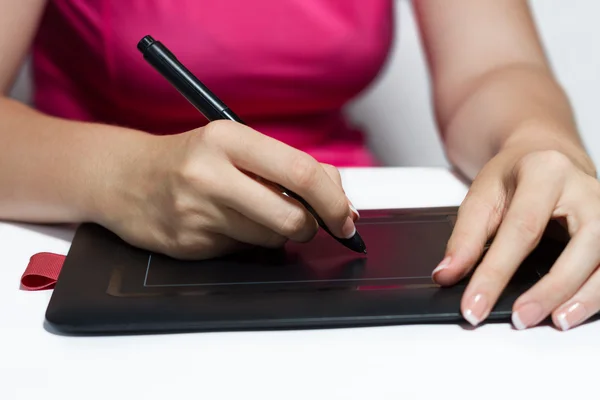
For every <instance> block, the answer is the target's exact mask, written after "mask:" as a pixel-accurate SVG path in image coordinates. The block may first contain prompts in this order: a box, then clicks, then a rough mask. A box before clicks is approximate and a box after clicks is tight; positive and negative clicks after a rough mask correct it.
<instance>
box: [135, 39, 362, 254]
mask: <svg viewBox="0 0 600 400" xmlns="http://www.w3.org/2000/svg"><path fill="white" fill-rule="evenodd" d="M137 47H138V49H139V50H140V51H141V52H142V54H143V55H144V59H145V60H146V61H147V62H148V63H149V64H150V65H152V66H153V67H154V68H155V69H156V70H157V71H158V72H159V73H160V74H161V75H162V76H163V77H165V78H166V79H167V80H168V81H169V82H170V83H171V84H172V85H173V86H174V87H175V88H176V89H177V90H178V91H179V93H181V94H182V95H183V96H184V97H185V98H186V99H187V100H188V101H189V102H190V103H192V104H193V105H194V107H196V108H197V109H198V111H200V112H201V113H202V114H203V115H204V116H205V117H206V119H208V120H209V121H215V120H219V119H228V120H232V121H236V122H239V123H241V124H244V122H243V121H242V120H241V119H240V118H239V117H238V116H237V115H236V114H235V113H234V112H233V111H231V110H230V109H229V107H227V106H226V105H225V104H224V103H223V102H222V101H221V100H219V98H218V97H217V96H215V95H214V94H213V93H212V92H211V91H210V90H208V88H207V87H206V86H205V85H204V84H203V83H202V82H200V81H199V80H198V78H196V77H195V76H194V75H193V74H192V73H191V72H190V71H189V70H188V69H187V68H186V67H184V66H183V65H182V64H181V63H180V62H179V60H177V57H175V56H174V55H173V53H171V51H169V49H167V48H166V47H165V45H163V44H162V43H161V42H159V41H156V40H154V39H153V38H152V37H151V36H149V35H147V36H144V37H143V38H142V39H141V40H140V41H139V43H138V45H137ZM275 185H276V186H277V187H278V189H279V190H280V191H281V192H282V194H285V195H287V196H289V197H291V198H293V199H296V200H297V201H299V202H300V203H301V204H302V205H303V206H304V207H305V208H306V209H307V210H308V211H309V212H310V213H311V214H312V216H313V217H314V218H315V219H316V220H317V223H318V224H319V226H320V227H321V228H322V229H323V230H325V231H326V232H327V233H328V234H329V235H331V236H332V237H333V238H334V239H335V240H337V241H338V242H340V243H341V244H343V245H344V246H346V247H347V248H349V249H350V250H353V251H356V252H358V253H365V254H366V253H367V248H366V246H365V243H364V242H363V240H362V238H361V237H360V235H359V233H358V231H356V232H355V233H354V236H352V237H351V238H349V239H343V238H338V237H337V236H335V235H334V234H333V233H331V231H330V230H329V228H328V227H327V225H326V224H325V222H324V221H323V219H321V217H320V216H319V215H318V214H317V212H316V211H315V210H314V209H313V208H312V207H311V205H310V204H308V203H307V202H306V200H304V199H303V198H302V197H300V196H299V195H297V194H296V193H294V192H292V191H291V190H289V189H286V188H285V187H283V186H281V185H279V184H275Z"/></svg>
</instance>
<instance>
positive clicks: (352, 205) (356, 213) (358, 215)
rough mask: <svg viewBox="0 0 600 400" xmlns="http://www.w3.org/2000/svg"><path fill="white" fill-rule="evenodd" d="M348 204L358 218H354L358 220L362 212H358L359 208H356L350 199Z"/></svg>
mask: <svg viewBox="0 0 600 400" xmlns="http://www.w3.org/2000/svg"><path fill="white" fill-rule="evenodd" d="M348 205H349V206H350V210H351V211H352V212H353V213H354V214H355V215H356V218H354V220H355V221H356V220H357V219H359V218H360V214H359V213H358V210H357V209H356V207H354V204H352V202H351V201H350V200H348Z"/></svg>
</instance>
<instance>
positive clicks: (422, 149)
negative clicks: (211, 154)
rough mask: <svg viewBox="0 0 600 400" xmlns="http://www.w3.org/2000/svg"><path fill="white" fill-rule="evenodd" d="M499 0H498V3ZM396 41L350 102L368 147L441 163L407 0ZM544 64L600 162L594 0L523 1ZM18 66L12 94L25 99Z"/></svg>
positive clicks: (598, 30) (398, 160)
mask: <svg viewBox="0 0 600 400" xmlns="http://www.w3.org/2000/svg"><path fill="white" fill-rule="evenodd" d="M499 1H501V0H499ZM397 3H398V7H397V10H396V13H397V17H398V21H399V23H398V29H397V32H396V34H397V38H396V46H395V49H394V52H393V54H392V56H391V58H390V60H389V63H388V65H387V67H386V70H385V73H384V74H383V75H382V76H381V78H380V79H379V80H378V81H377V82H375V83H374V84H373V85H372V86H371V88H369V90H367V91H366V92H365V93H364V94H363V95H362V96H361V97H360V98H359V99H358V100H357V101H356V102H355V103H354V104H353V105H352V106H351V107H350V112H351V115H352V117H353V119H354V120H355V121H357V122H359V123H361V124H364V125H365V126H366V127H367V129H368V130H369V132H370V133H371V137H370V140H371V145H372V147H373V148H374V150H375V151H376V153H377V154H379V155H380V157H381V158H382V160H383V161H384V163H386V164H388V165H394V166H446V165H447V162H446V159H445V157H444V154H443V151H442V147H441V145H440V141H439V138H438V133H437V130H436V127H435V125H434V122H433V118H432V109H431V104H430V96H429V81H428V75H427V70H426V66H425V62H424V58H423V54H422V48H421V43H420V39H419V37H418V34H417V31H416V29H415V28H416V27H415V22H414V19H413V15H412V9H411V6H410V1H408V0H399V1H398V2H397ZM530 4H531V6H532V8H533V11H534V14H535V18H536V20H537V22H538V26H539V30H540V33H541V35H542V39H543V41H544V43H545V46H546V49H547V52H548V55H549V57H550V60H551V63H552V66H553V68H554V70H555V72H556V75H557V77H558V79H559V81H560V82H561V83H562V84H563V86H564V87H565V89H566V90H567V93H568V94H569V95H570V97H571V100H572V103H573V106H574V108H575V112H576V116H577V119H578V123H579V126H580V130H581V134H582V136H583V138H584V141H585V143H586V145H587V147H588V150H589V151H590V153H591V154H592V157H593V159H594V161H595V162H596V164H600V136H599V135H598V134H597V132H598V131H599V130H600V129H599V128H600V120H599V119H598V104H599V102H598V99H597V96H598V94H599V93H600V40H599V39H600V20H599V18H600V1H597V0H531V1H530ZM26 72H27V70H26V69H24V70H23V73H22V74H21V77H20V79H19V80H18V82H17V84H16V86H15V90H14V91H13V95H14V96H16V97H18V98H20V99H23V100H25V101H27V100H28V99H29V92H30V85H29V82H28V77H27V73H26Z"/></svg>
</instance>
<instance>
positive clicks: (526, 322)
mask: <svg viewBox="0 0 600 400" xmlns="http://www.w3.org/2000/svg"><path fill="white" fill-rule="evenodd" d="M542 312H543V310H542V306H541V305H539V303H527V304H525V305H523V306H521V307H519V308H518V309H517V310H516V311H515V312H514V313H513V314H512V323H513V325H514V326H515V328H517V329H518V330H522V329H525V328H529V327H531V326H533V325H534V324H536V323H538V322H539V320H540V319H541V318H542Z"/></svg>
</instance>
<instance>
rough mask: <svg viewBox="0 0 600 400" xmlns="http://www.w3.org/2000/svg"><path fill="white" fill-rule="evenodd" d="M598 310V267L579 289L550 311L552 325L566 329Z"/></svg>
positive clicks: (599, 282)
mask: <svg viewBox="0 0 600 400" xmlns="http://www.w3.org/2000/svg"><path fill="white" fill-rule="evenodd" d="M599 311H600V269H598V268H596V271H595V272H594V273H593V274H592V276H591V277H590V278H589V279H588V280H587V282H585V284H584V285H583V286H582V287H581V289H580V290H579V291H578V292H577V293H576V294H575V295H574V296H573V297H571V298H570V299H569V300H568V301H567V302H565V303H564V304H563V305H561V306H560V307H558V308H557V309H556V311H554V312H553V313H552V321H553V322H554V325H556V326H557V327H559V328H560V329H562V330H563V331H566V330H568V329H571V328H574V327H576V326H578V325H580V324H582V323H583V322H585V321H586V320H588V319H589V318H591V317H592V316H594V315H596V314H597V313H598V312H599Z"/></svg>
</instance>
